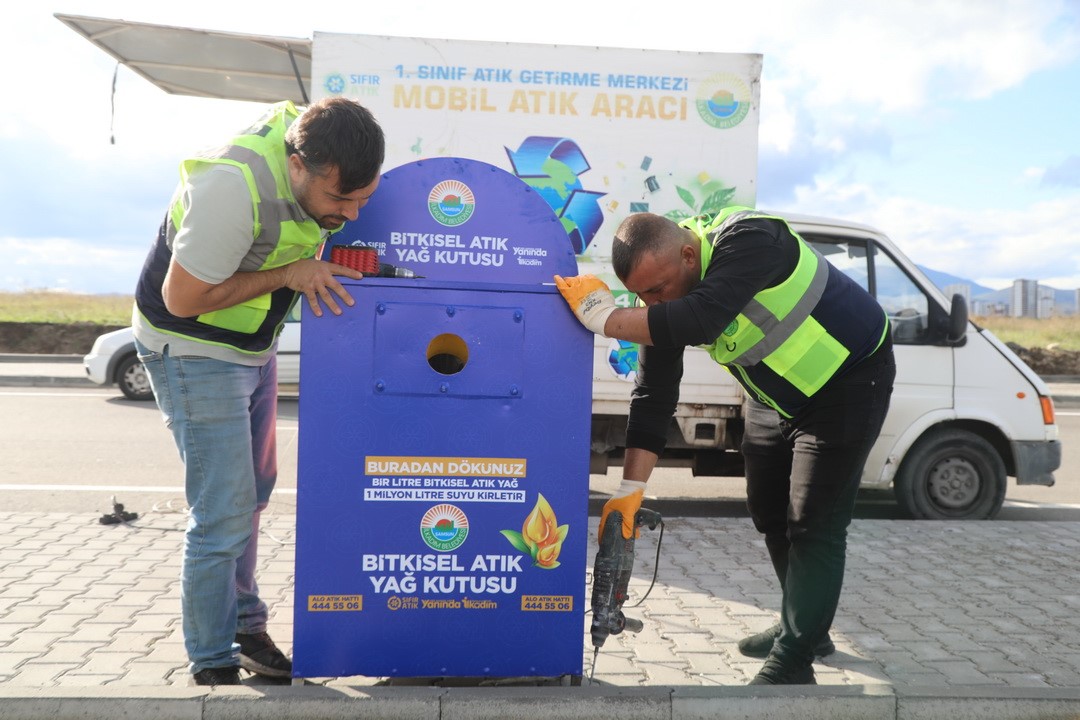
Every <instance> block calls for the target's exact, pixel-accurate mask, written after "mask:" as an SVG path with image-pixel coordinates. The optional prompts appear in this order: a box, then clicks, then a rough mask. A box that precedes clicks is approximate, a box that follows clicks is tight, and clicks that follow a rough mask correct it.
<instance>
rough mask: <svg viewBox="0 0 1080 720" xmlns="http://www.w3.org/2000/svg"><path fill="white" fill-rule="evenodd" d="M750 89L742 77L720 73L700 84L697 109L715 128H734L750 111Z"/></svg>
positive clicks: (703, 118) (702, 117)
mask: <svg viewBox="0 0 1080 720" xmlns="http://www.w3.org/2000/svg"><path fill="white" fill-rule="evenodd" d="M751 99H752V98H751V95H750V89H749V88H747V87H746V83H744V82H743V81H742V80H741V79H740V78H738V77H737V76H735V75H731V74H730V73H720V74H718V75H713V76H712V77H710V78H708V79H707V80H705V81H704V82H702V83H701V84H700V85H698V96H697V101H696V102H697V111H698V115H700V116H701V119H702V120H704V121H705V122H706V123H708V124H709V125H712V126H713V127H714V128H720V129H727V128H733V127H735V126H736V125H738V124H739V123H741V122H742V121H743V119H745V118H746V115H747V114H748V113H749V112H750V104H751Z"/></svg>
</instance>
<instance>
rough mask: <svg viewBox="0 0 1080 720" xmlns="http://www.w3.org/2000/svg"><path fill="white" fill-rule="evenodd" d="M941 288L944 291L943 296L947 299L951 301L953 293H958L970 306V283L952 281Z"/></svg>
mask: <svg viewBox="0 0 1080 720" xmlns="http://www.w3.org/2000/svg"><path fill="white" fill-rule="evenodd" d="M941 290H942V292H944V293H945V297H946V299H948V300H949V301H952V296H953V295H960V296H962V297H963V298H964V302H965V303H967V306H968V307H971V285H969V284H967V283H953V284H952V285H946V286H945V287H943V288H942V289H941Z"/></svg>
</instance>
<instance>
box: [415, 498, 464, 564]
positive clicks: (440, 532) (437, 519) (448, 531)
mask: <svg viewBox="0 0 1080 720" xmlns="http://www.w3.org/2000/svg"><path fill="white" fill-rule="evenodd" d="M468 536H469V518H467V517H465V513H463V512H462V511H461V509H460V508H458V507H457V506H455V505H445V504H444V505H436V506H435V507H433V508H431V509H430V510H428V511H427V512H426V513H424V517H423V518H421V520H420V537H422V538H424V542H425V543H427V546H428V547H429V548H431V549H432V550H438V551H439V552H449V551H450V550H455V549H457V548H459V547H461V544H462V543H464V542H465V538H466V537H468Z"/></svg>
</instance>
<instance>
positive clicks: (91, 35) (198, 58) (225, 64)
mask: <svg viewBox="0 0 1080 720" xmlns="http://www.w3.org/2000/svg"><path fill="white" fill-rule="evenodd" d="M55 17H56V19H58V20H59V21H60V22H62V23H64V24H65V25H67V26H68V27H70V28H71V29H72V30H74V31H75V32H77V33H79V34H80V35H82V36H83V37H84V38H86V39H87V40H89V41H90V42H92V43H93V44H94V45H96V46H98V47H99V48H101V49H102V50H104V51H105V52H106V53H108V54H109V55H111V56H112V57H114V58H115V59H116V60H117V62H119V63H121V64H123V65H125V66H127V67H129V68H131V70H133V71H134V72H136V73H137V74H139V75H141V76H142V77H144V78H146V79H147V80H149V81H150V82H151V83H153V84H154V85H156V86H158V87H159V88H161V89H162V90H164V91H165V92H167V93H170V94H172V95H193V96H196V97H209V98H220V99H224V100H250V101H254V102H265V103H272V102H277V101H279V100H292V101H293V102H294V103H296V104H298V105H307V104H308V101H309V98H310V96H311V92H310V88H311V40H305V39H302V38H288V37H275V36H271V35H247V34H243V33H228V32H218V31H215V30H199V29H196V28H184V27H173V26H169V25H151V24H149V23H138V22H130V21H127V20H110V19H107V18H96V17H85V16H81V15H63V14H60V13H56V15H55Z"/></svg>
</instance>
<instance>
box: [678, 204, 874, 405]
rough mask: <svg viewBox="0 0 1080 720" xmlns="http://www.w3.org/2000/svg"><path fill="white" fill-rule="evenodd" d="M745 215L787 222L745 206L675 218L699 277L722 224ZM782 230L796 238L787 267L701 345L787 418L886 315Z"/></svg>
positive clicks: (863, 351) (864, 343)
mask: <svg viewBox="0 0 1080 720" xmlns="http://www.w3.org/2000/svg"><path fill="white" fill-rule="evenodd" d="M748 218H770V219H773V220H777V221H779V222H783V223H784V224H785V226H787V222H786V221H784V220H783V219H782V218H778V217H774V216H770V215H766V214H764V213H759V212H757V211H755V210H751V209H750V208H745V207H730V208H726V209H724V210H723V211H722V212H720V213H719V214H717V215H715V216H699V217H695V218H690V219H688V220H685V221H683V222H682V223H680V225H681V226H682V227H686V228H688V229H689V230H691V231H692V232H694V234H695V235H697V237H698V239H699V241H700V242H701V276H702V278H704V277H705V273H706V271H707V270H708V267H709V264H710V262H711V261H712V255H713V249H714V248H715V247H716V246H717V245H718V244H719V243H722V242H723V235H724V231H725V230H726V229H727V228H729V227H731V226H732V225H733V224H734V223H737V222H739V221H740V220H743V219H748ZM787 229H788V230H789V231H790V232H791V234H792V235H793V236H794V237H795V239H796V240H797V242H798V244H799V259H798V262H797V263H796V266H795V269H794V270H793V271H792V273H791V274H790V275H789V276H788V277H787V278H785V279H784V280H783V281H781V282H780V283H777V284H776V285H774V286H773V287H770V288H766V289H764V290H762V291H760V292H758V293H757V294H756V295H754V297H753V299H751V301H750V302H749V303H747V305H746V307H744V308H743V309H742V310H741V311H740V312H739V314H738V315H737V316H736V317H735V319H734V320H732V321H731V322H730V323H729V324H728V326H727V327H726V328H725V329H724V331H723V332H722V333H721V334H720V337H718V338H717V339H716V340H715V341H714V342H712V343H711V344H709V345H705V346H702V347H703V349H704V350H706V351H707V352H708V353H709V355H710V356H711V357H712V358H713V360H715V361H716V362H717V363H719V364H721V365H723V366H724V367H725V368H727V369H728V370H729V371H730V372H731V373H732V374H733V375H734V376H735V378H736V379H737V380H738V381H739V382H740V384H742V385H743V387H744V388H745V389H746V390H747V391H748V392H749V393H750V394H751V395H752V396H753V397H755V398H757V399H758V400H760V401H761V402H763V403H765V404H766V405H770V406H772V407H773V408H775V409H776V410H777V411H779V412H780V413H781V414H782V415H784V416H785V417H790V416H791V413H792V412H793V411H794V410H795V409H797V408H798V407H799V406H800V405H803V404H805V402H806V400H807V399H808V398H810V397H812V396H813V395H814V394H815V393H817V392H818V391H819V390H821V388H822V387H824V386H825V384H826V383H827V382H828V381H829V379H830V378H832V377H833V376H834V375H836V374H837V372H839V371H840V370H841V369H842V368H844V367H846V366H848V365H850V364H854V362H857V361H858V360H861V359H862V358H863V357H866V356H868V355H870V354H872V353H873V352H874V351H875V350H876V349H877V348H878V347H879V346H880V345H881V343H882V342H883V341H884V340H885V334H886V333H887V332H888V320H887V317H886V315H885V311H884V310H882V309H881V307H880V306H879V305H878V304H877V302H876V301H875V300H874V299H873V297H871V296H870V294H869V293H867V292H866V291H865V290H864V289H863V288H862V287H860V286H859V285H858V284H856V283H855V281H854V280H852V279H851V278H849V277H847V276H846V275H845V274H844V273H842V272H840V271H838V270H836V269H835V268H833V267H832V266H830V265H829V263H828V262H826V260H825V259H824V258H823V257H822V256H821V255H820V254H819V253H818V252H817V251H816V250H814V248H812V247H811V246H810V245H809V244H807V243H806V242H805V241H804V240H803V239H802V238H801V237H799V235H798V234H797V233H796V232H795V231H794V230H792V229H791V228H790V226H787ZM868 329H869V331H870V332H869V333H868V332H867V331H868ZM853 353H854V356H853Z"/></svg>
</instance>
